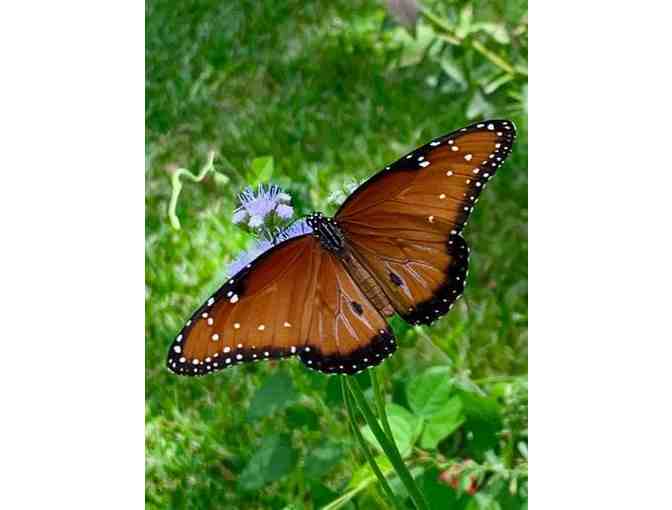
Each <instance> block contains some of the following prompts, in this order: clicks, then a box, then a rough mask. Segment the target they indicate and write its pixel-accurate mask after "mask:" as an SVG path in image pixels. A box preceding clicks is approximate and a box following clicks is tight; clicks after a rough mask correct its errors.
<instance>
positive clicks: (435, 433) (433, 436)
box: [420, 396, 464, 449]
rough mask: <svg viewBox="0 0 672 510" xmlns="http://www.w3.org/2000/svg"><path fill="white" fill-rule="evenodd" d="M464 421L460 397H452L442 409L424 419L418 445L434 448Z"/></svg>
mask: <svg viewBox="0 0 672 510" xmlns="http://www.w3.org/2000/svg"><path fill="white" fill-rule="evenodd" d="M462 423H464V415H463V414H462V401H461V400H460V397H458V396H454V397H452V398H451V399H450V400H449V401H448V402H446V404H445V405H444V407H443V409H442V410H441V411H439V412H438V413H436V414H434V415H433V416H431V417H429V418H427V419H426V420H425V428H424V430H423V431H422V438H421V440H420V446H422V447H423V448H427V449H434V448H436V447H437V445H438V444H439V443H440V442H441V441H443V440H444V439H445V438H447V437H448V436H450V435H451V434H452V433H453V432H455V431H456V430H457V429H458V428H459V427H460V425H462Z"/></svg>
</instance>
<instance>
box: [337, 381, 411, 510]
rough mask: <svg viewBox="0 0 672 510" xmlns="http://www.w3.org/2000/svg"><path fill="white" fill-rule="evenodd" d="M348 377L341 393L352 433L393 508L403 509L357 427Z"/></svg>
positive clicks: (342, 383)
mask: <svg viewBox="0 0 672 510" xmlns="http://www.w3.org/2000/svg"><path fill="white" fill-rule="evenodd" d="M346 377H347V376H345V375H342V376H341V391H342V392H343V401H344V402H345V408H346V409H347V411H348V416H349V417H350V425H351V426H352V432H353V434H354V435H355V437H356V438H357V441H358V442H359V446H360V447H361V449H362V451H363V452H364V456H365V457H366V460H367V461H368V462H369V465H370V466H371V469H372V470H373V472H374V473H375V475H376V477H377V478H378V481H379V482H380V485H381V487H382V488H383V490H384V491H385V494H386V495H387V497H388V498H389V499H390V502H391V503H392V505H393V506H395V507H397V508H401V507H400V506H399V503H398V498H396V497H395V495H394V492H392V489H391V488H390V486H389V484H388V483H387V479H386V478H385V475H384V474H383V473H382V471H381V470H380V468H379V467H378V464H376V460H375V459H374V458H373V454H372V453H371V450H369V447H368V445H367V444H366V441H365V440H364V437H363V436H362V433H361V432H360V431H359V427H358V426H357V418H356V417H355V410H354V406H353V402H352V396H351V395H350V393H349V392H348V389H347V387H346V383H345V378H346Z"/></svg>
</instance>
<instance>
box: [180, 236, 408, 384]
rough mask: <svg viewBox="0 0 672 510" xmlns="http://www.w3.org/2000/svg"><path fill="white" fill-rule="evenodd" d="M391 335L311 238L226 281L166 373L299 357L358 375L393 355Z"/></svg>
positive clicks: (198, 315) (191, 325)
mask: <svg viewBox="0 0 672 510" xmlns="http://www.w3.org/2000/svg"><path fill="white" fill-rule="evenodd" d="M395 348H396V346H395V342H394V336H393V335H392V333H391V331H390V330H389V328H388V327H387V324H386V323H385V320H384V319H383V318H382V317H381V315H380V314H379V313H378V311H377V310H376V309H375V307H374V306H373V305H372V304H371V303H370V302H369V301H368V299H367V298H366V297H365V296H364V295H363V294H362V292H361V290H359V288H358V287H357V285H356V284H355V283H354V281H353V280H352V279H351V278H350V276H349V275H348V273H347V272H346V270H345V268H344V266H343V264H342V262H341V261H340V260H338V259H337V258H336V257H335V256H333V255H332V254H331V253H329V252H327V251H325V250H324V249H323V248H322V246H321V245H320V243H319V241H318V240H317V239H316V238H314V237H313V236H301V237H296V238H293V239H290V240H287V241H284V242H283V243H281V244H279V245H278V246H276V247H274V248H272V249H271V250H270V251H268V252H266V253H265V254H263V255H262V256H260V257H259V258H257V259H256V260H255V261H253V262H252V263H251V264H250V265H249V266H247V267H246V268H244V269H243V270H242V271H240V272H239V273H238V274H236V275H235V276H234V277H233V278H231V279H230V280H228V281H227V282H226V283H225V284H224V285H223V286H222V287H221V288H220V289H219V290H217V292H215V293H214V294H213V295H212V297H210V299H208V301H207V302H206V303H204V304H203V305H202V306H201V307H200V308H199V309H198V310H197V311H196V312H195V313H194V314H193V315H192V317H191V319H190V320H189V321H187V323H186V325H185V327H184V328H183V329H182V331H180V333H179V334H178V335H177V337H176V338H175V340H174V341H173V343H172V345H171V347H170V350H169V354H168V360H167V364H168V368H169V369H170V370H172V371H173V372H175V373H177V374H180V375H204V374H207V373H210V372H213V371H216V370H221V369H223V368H227V367H230V366H233V365H236V364H239V363H243V362H249V361H259V360H261V359H272V358H275V359H277V358H284V357H288V356H294V355H300V358H301V361H302V362H303V363H305V364H306V365H307V366H308V367H310V368H313V369H315V370H319V371H322V372H327V373H355V372H357V371H359V370H362V369H363V368H365V367H366V366H372V365H377V364H378V363H380V362H381V361H382V360H383V359H384V358H385V357H387V356H389V355H390V354H391V353H392V352H394V350H395Z"/></svg>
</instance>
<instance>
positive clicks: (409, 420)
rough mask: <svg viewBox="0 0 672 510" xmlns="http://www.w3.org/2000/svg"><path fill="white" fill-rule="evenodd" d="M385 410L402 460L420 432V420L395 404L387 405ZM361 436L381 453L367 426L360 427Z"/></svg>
mask: <svg viewBox="0 0 672 510" xmlns="http://www.w3.org/2000/svg"><path fill="white" fill-rule="evenodd" d="M385 409H386V411H387V419H388V421H389V422H390V428H391V429H392V435H393V436H394V441H395V443H396V444H397V449H398V450H399V454H400V455H401V457H402V458H404V457H407V456H408V455H409V454H410V453H411V450H412V448H413V445H414V444H415V442H416V441H417V440H418V436H419V435H420V432H421V431H422V419H420V418H418V417H417V416H414V415H413V414H411V413H410V412H409V411H408V410H407V409H405V408H403V407H401V406H400V405H397V404H387V405H386V406H385ZM362 435H363V436H364V438H365V439H366V440H367V441H368V442H369V443H371V444H372V445H373V446H374V447H375V448H377V449H378V451H382V449H381V447H380V445H379V444H378V440H377V439H376V437H375V436H374V434H373V432H372V431H371V429H370V428H369V426H368V425H366V426H364V427H362Z"/></svg>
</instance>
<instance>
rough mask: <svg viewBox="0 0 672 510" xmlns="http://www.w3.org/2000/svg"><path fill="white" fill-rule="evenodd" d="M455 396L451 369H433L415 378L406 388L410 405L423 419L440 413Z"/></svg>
mask: <svg viewBox="0 0 672 510" xmlns="http://www.w3.org/2000/svg"><path fill="white" fill-rule="evenodd" d="M452 394H453V378H452V377H451V370H450V367H447V366H439V367H432V368H430V369H428V370H426V371H425V372H423V373H422V374H420V375H418V376H416V377H414V378H413V379H411V380H410V381H409V382H408V385H407V386H406V397H407V399H408V404H409V406H410V407H411V409H412V410H413V412H415V414H417V415H418V416H422V417H429V416H433V415H435V414H437V413H440V412H441V411H442V410H443V409H444V407H445V406H446V405H447V403H448V401H449V400H450V398H451V396H452Z"/></svg>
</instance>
